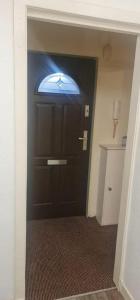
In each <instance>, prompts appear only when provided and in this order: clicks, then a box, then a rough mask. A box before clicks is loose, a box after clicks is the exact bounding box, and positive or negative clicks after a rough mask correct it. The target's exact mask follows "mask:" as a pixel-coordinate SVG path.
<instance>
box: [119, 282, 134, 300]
mask: <svg viewBox="0 0 140 300" xmlns="http://www.w3.org/2000/svg"><path fill="white" fill-rule="evenodd" d="M119 291H120V293H121V294H122V296H123V297H124V299H125V300H134V298H133V297H132V295H131V294H130V292H129V291H128V289H127V287H126V286H125V284H124V282H122V283H121V285H120V290H119Z"/></svg>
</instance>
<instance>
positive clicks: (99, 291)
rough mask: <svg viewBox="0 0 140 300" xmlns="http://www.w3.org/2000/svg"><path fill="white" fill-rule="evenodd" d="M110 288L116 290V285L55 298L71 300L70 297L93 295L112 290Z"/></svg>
mask: <svg viewBox="0 0 140 300" xmlns="http://www.w3.org/2000/svg"><path fill="white" fill-rule="evenodd" d="M112 290H116V287H112V288H108V289H102V290H97V291H94V292H89V293H83V294H78V295H73V296H69V297H65V298H57V299H55V300H71V299H73V298H77V297H83V296H89V295H95V294H98V293H102V292H106V291H112Z"/></svg>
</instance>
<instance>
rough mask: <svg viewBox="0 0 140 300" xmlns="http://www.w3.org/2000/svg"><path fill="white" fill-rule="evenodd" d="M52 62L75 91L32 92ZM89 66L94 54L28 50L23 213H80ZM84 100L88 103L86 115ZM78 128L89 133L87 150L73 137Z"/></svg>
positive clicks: (38, 215)
mask: <svg viewBox="0 0 140 300" xmlns="http://www.w3.org/2000/svg"><path fill="white" fill-rule="evenodd" d="M54 66H55V69H56V68H57V70H59V72H60V70H61V72H62V71H63V73H66V74H67V75H68V76H69V78H72V80H74V81H75V82H76V84H77V86H78V87H79V90H80V94H70V93H69V94H65V93H53V92H52V93H50V92H49V93H47V92H45V93H40V92H38V90H37V88H38V86H39V84H40V81H41V79H42V78H43V77H44V78H46V76H47V75H50V74H52V73H54ZM95 70H96V61H95V60H94V59H89V58H80V57H71V56H60V55H47V54H44V53H37V52H30V53H29V55H28V195H27V198H28V203H27V204H28V205H27V216H28V218H29V219H39V218H50V217H61V216H74V215H85V214H86V194H87V177H88V161H89V146H90V130H91V116H92V107H93V92H94V86H95ZM60 74H61V73H60ZM58 84H59V82H58ZM60 84H63V82H60ZM85 105H89V107H90V114H89V117H85V114H84V111H85ZM84 130H87V131H88V137H89V140H88V147H87V151H83V140H79V137H82V136H83V131H84Z"/></svg>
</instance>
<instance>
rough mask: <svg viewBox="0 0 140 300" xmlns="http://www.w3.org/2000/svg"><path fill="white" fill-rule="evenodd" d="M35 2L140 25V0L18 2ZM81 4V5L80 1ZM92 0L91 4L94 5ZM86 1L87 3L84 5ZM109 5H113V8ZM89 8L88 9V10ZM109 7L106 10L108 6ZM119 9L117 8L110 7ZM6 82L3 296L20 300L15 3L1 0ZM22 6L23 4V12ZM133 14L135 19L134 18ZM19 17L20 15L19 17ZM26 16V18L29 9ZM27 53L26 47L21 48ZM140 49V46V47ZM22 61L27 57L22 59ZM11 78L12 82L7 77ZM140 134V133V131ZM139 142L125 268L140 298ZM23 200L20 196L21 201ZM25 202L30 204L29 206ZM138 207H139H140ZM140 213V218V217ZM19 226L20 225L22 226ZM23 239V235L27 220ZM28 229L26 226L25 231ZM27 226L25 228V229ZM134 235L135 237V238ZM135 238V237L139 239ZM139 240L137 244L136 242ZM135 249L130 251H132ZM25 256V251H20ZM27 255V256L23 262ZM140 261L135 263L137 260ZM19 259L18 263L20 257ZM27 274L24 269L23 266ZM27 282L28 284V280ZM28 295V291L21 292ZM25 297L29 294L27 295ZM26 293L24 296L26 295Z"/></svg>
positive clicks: (1, 148)
mask: <svg viewBox="0 0 140 300" xmlns="http://www.w3.org/2000/svg"><path fill="white" fill-rule="evenodd" d="M25 2H26V3H27V2H28V4H30V5H31V4H34V5H35V6H36V7H37V6H40V7H41V6H44V7H45V6H46V7H47V6H49V7H50V9H51V8H52V9H54V10H56V9H58V10H59V9H60V10H62V11H63V10H65V8H66V11H68V8H69V10H71V11H72V12H73V13H77V14H78V13H79V14H80V13H81V14H82V13H83V14H84V13H85V15H92V16H95V17H102V18H103V19H105V18H108V19H109V18H110V19H112V20H118V21H121V20H123V21H125V20H127V21H128V22H129V21H130V22H133V23H135V22H138V23H139V24H140V7H139V6H140V2H139V0H135V1H134V0H123V1H122V0H118V1H116V0H109V1H106V0H98V1H97V0H96V1H94V0H88V1H86V0H74V1H73V0H71V1H69V0H60V1H56V0H48V1H46V0H20V1H19V0H16V1H15V3H16V5H18V4H19V3H20V4H21V5H22V4H23V3H25ZM77 3H79V6H78V5H76V4H77ZM89 3H91V5H89ZM94 3H96V4H97V6H98V7H97V8H96V9H95V7H93V8H92V4H94ZM84 4H85V6H84ZM107 6H108V7H107ZM116 6H117V7H118V8H122V7H123V8H124V9H125V11H124V12H122V11H121V10H120V9H118V10H116V8H115V7H116ZM85 7H86V9H85ZM105 7H107V9H106V10H105V9H104V8H105ZM111 7H114V8H115V9H114V10H111V9H110V8H111ZM0 8H1V9H0V38H1V45H0V54H1V55H0V86H1V97H0V99H1V102H2V105H1V110H0V139H1V140H0V142H1V143H0V153H1V154H0V186H1V188H0V200H1V208H0V300H15V297H14V283H15V281H16V280H15V268H14V264H15V261H14V254H15V251H14V243H15V238H14V235H15V234H14V233H15V228H14V227H15V226H14V225H15V218H14V214H15V203H14V201H15V197H14V190H15V158H14V147H15V131H14V123H15V114H14V97H13V90H14V82H13V63H14V58H13V43H12V40H13V16H12V12H13V8H14V7H13V1H12V0H4V1H2V0H1V1H0ZM18 9H19V7H18V8H17V10H18ZM128 10H130V13H128ZM22 12H23V9H19V10H18V12H17V15H18V17H19V27H20V29H21V28H22V29H23V34H22V32H21V41H20V42H19V44H20V45H19V46H20V47H22V42H23V39H24V28H23V27H22V24H21V25H20V23H21V22H22V21H23V20H21V19H20V16H21V15H22ZM130 16H131V17H130ZM18 17H17V18H18ZM23 18H24V19H25V16H24V12H23ZM19 52H20V53H21V51H19ZM139 53H140V48H139ZM139 57H140V55H139ZM21 59H22V57H21ZM5 78H6V79H7V80H5ZM139 132H140V131H139ZM139 160H140V154H139V144H138V145H137V155H136V160H135V164H134V166H135V169H134V180H133V185H134V189H133V193H132V195H131V198H130V202H131V203H133V205H131V211H130V226H129V230H128V236H127V241H128V244H127V246H129V247H130V249H131V252H130V251H129V247H127V250H128V252H127V253H126V258H127V260H126V262H125V269H124V274H123V279H124V282H125V284H126V285H127V288H128V290H129V289H130V290H131V293H132V295H133V299H135V300H138V299H139V298H140V297H139V278H140V267H139V264H140V256H139V255H138V253H139V228H140V218H139V203H140V201H139V197H138V195H139V168H138V166H139ZM19 201H20V200H19ZM23 206H25V205H24V204H23ZM134 208H135V209H134ZM135 216H136V219H135ZM18 225H19V224H18ZM20 229H21V238H22V236H23V234H22V224H21V226H20ZM24 230H25V229H24ZM24 230H23V231H24ZM132 237H133V240H132ZM134 238H135V239H134ZM130 242H133V245H130ZM128 253H129V255H128ZM19 254H20V253H19ZM21 259H24V257H23V256H22V255H21V258H20V259H19V257H18V260H21ZM134 259H135V261H134ZM17 263H18V261H17ZM21 273H22V270H21ZM23 285H24V282H23ZM21 293H22V292H21ZM22 295H23V293H22ZM23 297H24V296H21V298H22V299H23Z"/></svg>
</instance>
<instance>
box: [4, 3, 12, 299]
mask: <svg viewBox="0 0 140 300" xmlns="http://www.w3.org/2000/svg"><path fill="white" fill-rule="evenodd" d="M0 6H1V9H0V38H1V44H0V70H1V71H0V90H1V95H0V102H1V105H0V106H1V109H0V300H14V285H15V272H14V264H15V262H14V259H15V218H14V216H15V153H14V146H15V145H14V142H15V135H14V122H15V121H14V97H13V89H14V86H13V84H14V78H13V75H14V73H13V4H12V1H11V0H9V1H1V3H0Z"/></svg>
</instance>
